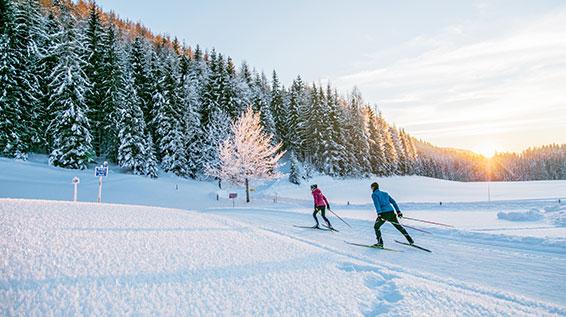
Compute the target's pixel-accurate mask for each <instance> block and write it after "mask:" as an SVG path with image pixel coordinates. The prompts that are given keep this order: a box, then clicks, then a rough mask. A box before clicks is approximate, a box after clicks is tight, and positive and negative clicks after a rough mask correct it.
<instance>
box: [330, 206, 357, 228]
mask: <svg viewBox="0 0 566 317" xmlns="http://www.w3.org/2000/svg"><path fill="white" fill-rule="evenodd" d="M328 210H329V211H330V212H331V213H333V214H334V216H336V217H338V219H340V220H342V222H343V223H345V224H347V225H348V227H350V228H352V226H350V224H349V223H347V222H346V221H344V219H342V218H340V216H338V215H337V214H336V213H335V212H334V211H332V209H330V208H328Z"/></svg>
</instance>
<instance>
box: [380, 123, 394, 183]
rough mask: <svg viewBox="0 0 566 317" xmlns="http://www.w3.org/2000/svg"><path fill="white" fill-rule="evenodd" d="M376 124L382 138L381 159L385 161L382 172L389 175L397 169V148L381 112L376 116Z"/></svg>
mask: <svg viewBox="0 0 566 317" xmlns="http://www.w3.org/2000/svg"><path fill="white" fill-rule="evenodd" d="M377 124H378V129H379V131H380V132H381V136H382V140H383V159H384V162H385V164H384V167H385V171H384V172H385V176H390V175H393V174H395V173H396V171H397V150H396V148H395V144H394V142H393V138H392V137H391V132H390V129H389V125H388V124H387V122H386V121H385V119H384V118H383V116H382V115H381V113H379V114H378V116H377Z"/></svg>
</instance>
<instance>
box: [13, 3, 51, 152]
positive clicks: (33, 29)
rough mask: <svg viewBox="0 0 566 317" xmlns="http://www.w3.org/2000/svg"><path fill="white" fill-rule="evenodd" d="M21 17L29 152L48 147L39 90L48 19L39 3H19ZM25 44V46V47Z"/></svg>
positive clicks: (19, 29)
mask: <svg viewBox="0 0 566 317" xmlns="http://www.w3.org/2000/svg"><path fill="white" fill-rule="evenodd" d="M16 3H17V7H18V14H17V15H16V29H17V31H16V38H20V40H18V41H17V42H18V43H19V47H18V48H17V49H18V50H20V51H21V52H22V54H19V56H21V57H22V58H23V61H22V62H21V63H20V69H19V70H18V73H19V74H20V76H19V77H20V80H19V81H20V87H22V92H23V94H22V95H21V96H22V97H23V100H21V104H22V105H25V107H24V109H25V110H24V117H25V119H24V120H25V122H26V124H27V125H28V136H27V137H26V140H25V141H26V143H27V145H28V151H35V150H38V149H40V148H42V147H43V148H44V146H45V137H44V136H45V125H42V120H43V118H44V117H42V115H44V114H45V113H46V112H47V109H46V105H45V104H42V103H41V98H42V92H41V89H40V84H39V81H40V77H39V74H40V61H41V59H42V57H43V54H44V51H43V50H42V47H41V45H42V44H43V42H44V41H45V39H46V36H47V34H46V32H45V18H44V17H43V15H42V14H41V7H40V4H39V2H38V1H36V0H26V1H17V2H16ZM24 45H25V46H24Z"/></svg>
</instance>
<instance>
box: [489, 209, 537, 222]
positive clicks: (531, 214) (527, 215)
mask: <svg viewBox="0 0 566 317" xmlns="http://www.w3.org/2000/svg"><path fill="white" fill-rule="evenodd" d="M497 218H498V219H502V220H508V221H538V220H541V219H543V218H544V216H543V214H542V213H541V212H540V211H539V210H538V209H536V208H532V209H531V210H529V211H509V212H505V211H501V212H498V213H497Z"/></svg>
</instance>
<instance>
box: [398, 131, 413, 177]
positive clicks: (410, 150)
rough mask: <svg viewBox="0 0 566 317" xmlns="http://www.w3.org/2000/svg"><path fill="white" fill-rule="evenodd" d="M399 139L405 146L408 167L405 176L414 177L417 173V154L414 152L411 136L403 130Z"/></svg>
mask: <svg viewBox="0 0 566 317" xmlns="http://www.w3.org/2000/svg"><path fill="white" fill-rule="evenodd" d="M399 139H400V141H401V145H402V146H403V152H404V153H405V159H406V165H407V166H406V171H405V174H407V175H412V174H414V173H415V161H416V153H414V152H413V150H414V146H413V145H412V142H411V139H410V137H409V135H408V134H407V133H406V132H405V130H403V129H400V130H399Z"/></svg>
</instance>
